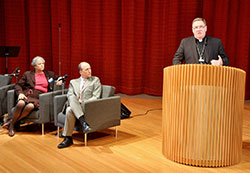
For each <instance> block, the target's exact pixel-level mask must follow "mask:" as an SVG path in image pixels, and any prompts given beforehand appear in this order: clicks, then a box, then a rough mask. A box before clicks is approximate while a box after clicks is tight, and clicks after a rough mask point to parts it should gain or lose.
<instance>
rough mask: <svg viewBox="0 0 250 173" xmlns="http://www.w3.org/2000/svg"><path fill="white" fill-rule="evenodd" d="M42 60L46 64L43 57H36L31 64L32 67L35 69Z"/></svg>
mask: <svg viewBox="0 0 250 173" xmlns="http://www.w3.org/2000/svg"><path fill="white" fill-rule="evenodd" d="M40 59H42V60H43V62H44V63H45V60H44V58H43V57H41V56H36V57H34V58H33V60H32V62H31V65H32V66H33V67H35V65H36V64H37V62H38V61H39V60H40Z"/></svg>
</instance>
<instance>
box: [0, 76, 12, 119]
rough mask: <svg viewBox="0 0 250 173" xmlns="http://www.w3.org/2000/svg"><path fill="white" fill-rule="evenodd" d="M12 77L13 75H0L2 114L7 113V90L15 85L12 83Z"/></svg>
mask: <svg viewBox="0 0 250 173" xmlns="http://www.w3.org/2000/svg"><path fill="white" fill-rule="evenodd" d="M11 79H12V78H11V76H4V75H0V103H1V105H0V116H2V115H4V114H6V113H7V91H8V90H10V89H13V88H14V86H15V84H10V83H11Z"/></svg>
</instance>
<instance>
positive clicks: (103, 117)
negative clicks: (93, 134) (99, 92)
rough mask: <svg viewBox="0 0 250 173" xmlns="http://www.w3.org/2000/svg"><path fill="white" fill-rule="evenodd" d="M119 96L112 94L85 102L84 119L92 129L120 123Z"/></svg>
mask: <svg viewBox="0 0 250 173" xmlns="http://www.w3.org/2000/svg"><path fill="white" fill-rule="evenodd" d="M120 119H121V98H120V96H112V97H107V98H102V99H97V100H91V101H86V102H85V121H86V122H87V123H88V124H89V125H90V127H91V128H92V129H93V130H101V129H105V128H108V127H112V126H116V125H120Z"/></svg>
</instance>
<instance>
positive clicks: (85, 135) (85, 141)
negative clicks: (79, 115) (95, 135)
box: [84, 133, 88, 147]
mask: <svg viewBox="0 0 250 173" xmlns="http://www.w3.org/2000/svg"><path fill="white" fill-rule="evenodd" d="M87 135H88V133H84V145H85V147H86V146H87Z"/></svg>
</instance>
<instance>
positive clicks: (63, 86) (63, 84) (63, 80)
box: [62, 79, 66, 94]
mask: <svg viewBox="0 0 250 173" xmlns="http://www.w3.org/2000/svg"><path fill="white" fill-rule="evenodd" d="M65 83H66V80H65V79H62V94H64V89H65Z"/></svg>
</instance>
